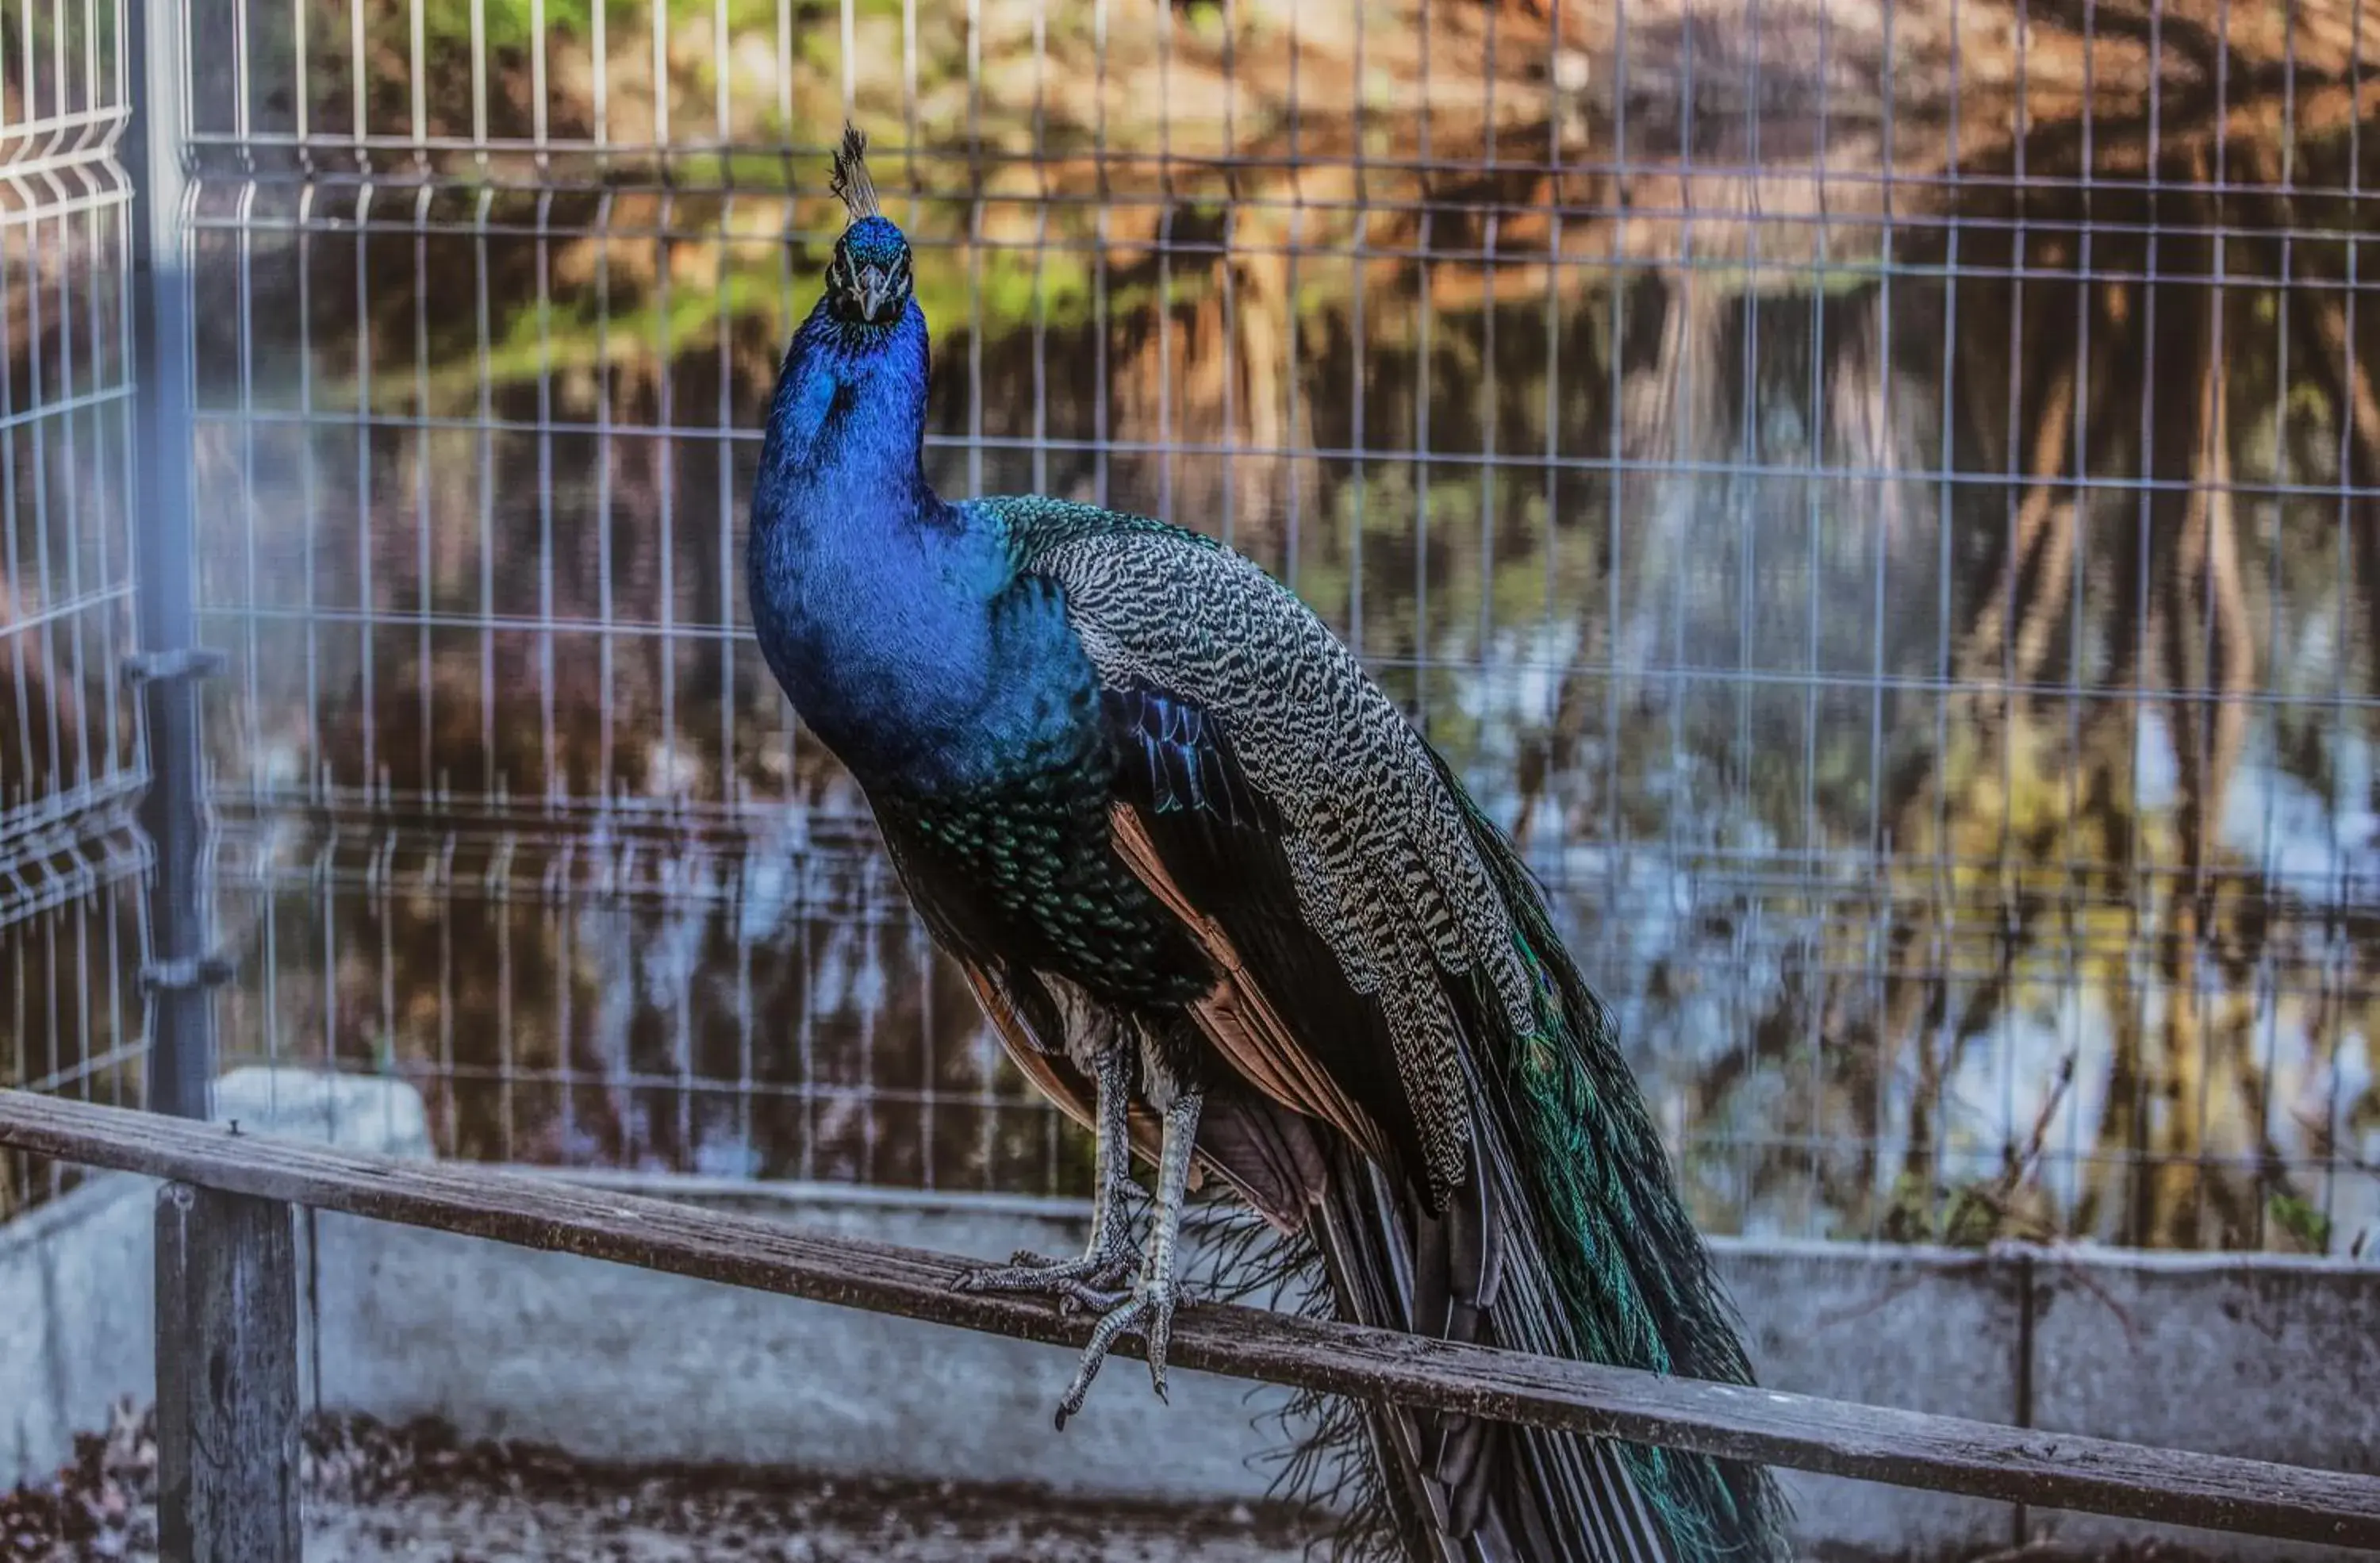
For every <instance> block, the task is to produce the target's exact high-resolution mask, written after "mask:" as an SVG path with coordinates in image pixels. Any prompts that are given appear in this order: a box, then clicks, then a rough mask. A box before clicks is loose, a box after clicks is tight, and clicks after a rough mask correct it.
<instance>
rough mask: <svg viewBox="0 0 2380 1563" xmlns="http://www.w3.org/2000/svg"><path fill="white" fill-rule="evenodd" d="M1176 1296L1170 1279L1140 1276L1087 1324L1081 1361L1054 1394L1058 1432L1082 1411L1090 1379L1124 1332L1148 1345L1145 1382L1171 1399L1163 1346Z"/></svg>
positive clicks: (1170, 1328)
mask: <svg viewBox="0 0 2380 1563" xmlns="http://www.w3.org/2000/svg"><path fill="white" fill-rule="evenodd" d="M1180 1300H1181V1291H1180V1289H1179V1288H1178V1287H1176V1286H1175V1285H1174V1284H1173V1283H1172V1281H1171V1280H1164V1279H1155V1280H1152V1279H1147V1278H1144V1279H1142V1280H1140V1281H1138V1282H1135V1284H1134V1286H1133V1288H1132V1290H1130V1291H1129V1292H1127V1293H1124V1294H1123V1296H1122V1298H1121V1300H1120V1301H1118V1302H1116V1303H1114V1305H1113V1306H1111V1307H1110V1308H1108V1309H1107V1310H1105V1311H1104V1312H1103V1313H1101V1314H1100V1315H1099V1323H1098V1324H1097V1325H1095V1326H1093V1327H1092V1328H1091V1339H1090V1344H1088V1345H1087V1346H1085V1347H1084V1348H1083V1361H1082V1365H1081V1366H1079V1367H1077V1368H1076V1369H1075V1380H1074V1382H1073V1383H1071V1384H1069V1385H1067V1386H1066V1392H1065V1393H1064V1394H1063V1395H1062V1396H1060V1397H1059V1398H1058V1431H1059V1432H1061V1433H1063V1432H1064V1431H1065V1430H1066V1422H1067V1419H1069V1418H1070V1417H1073V1416H1075V1414H1076V1413H1078V1412H1081V1411H1082V1409H1083V1401H1084V1400H1085V1399H1087V1398H1088V1397H1089V1395H1090V1392H1091V1380H1093V1379H1095V1378H1097V1377H1098V1376H1099V1367H1100V1365H1101V1364H1102V1363H1105V1362H1106V1361H1107V1357H1108V1352H1109V1351H1111V1350H1113V1349H1114V1347H1115V1343H1116V1342H1117V1341H1118V1340H1121V1339H1123V1337H1124V1336H1125V1335H1126V1334H1127V1333H1137V1334H1138V1335H1139V1336H1140V1338H1141V1340H1142V1341H1143V1342H1144V1343H1145V1344H1146V1345H1147V1348H1148V1382H1149V1385H1150V1387H1153V1388H1154V1389H1156V1391H1157V1398H1158V1399H1160V1400H1168V1403H1171V1402H1170V1400H1169V1398H1168V1397H1167V1395H1166V1393H1165V1349H1166V1346H1167V1344H1168V1343H1169V1342H1170V1341H1172V1339H1173V1309H1174V1305H1175V1303H1178V1302H1179V1301H1180Z"/></svg>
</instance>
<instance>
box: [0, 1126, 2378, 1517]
mask: <svg viewBox="0 0 2380 1563" xmlns="http://www.w3.org/2000/svg"><path fill="white" fill-rule="evenodd" d="M0 1147H14V1148H16V1149H18V1150H21V1151H29V1152H31V1153H33V1154H36V1155H40V1156H45V1157H54V1158H55V1159H59V1160H63V1161H70V1162H76V1163H79V1164H82V1165H84V1166H89V1167H99V1168H107V1169H115V1170H117V1171H124V1172H134V1173H140V1174H144V1175H147V1176H150V1177H154V1178H160V1179H164V1180H165V1181H166V1183H167V1187H166V1189H165V1190H164V1193H163V1194H162V1195H161V1199H160V1206H159V1223H158V1237H159V1245H160V1250H159V1265H158V1317H157V1331H158V1379H159V1388H160V1396H159V1401H158V1407H159V1421H160V1428H159V1442H160V1451H159V1453H160V1461H161V1466H162V1468H163V1469H162V1480H161V1484H160V1486H161V1502H162V1504H163V1505H164V1509H163V1512H161V1514H160V1527H161V1531H162V1533H163V1534H164V1537H165V1538H166V1540H167V1541H168V1543H169V1544H174V1545H172V1547H171V1549H170V1550H169V1551H168V1552H167V1554H166V1557H167V1559H168V1563H234V1560H235V1559H237V1560H238V1563H285V1560H294V1559H296V1558H297V1520H296V1505H295V1500H294V1492H295V1472H296V1458H295V1451H296V1429H297V1399H296V1394H295V1371H296V1369H295V1364H296V1360H297V1312H296V1302H295V1295H296V1293H295V1287H296V1277H295V1266H294V1262H293V1260H292V1259H291V1256H290V1254H291V1250H290V1245H289V1239H288V1232H289V1230H290V1225H291V1221H292V1219H293V1213H294V1207H296V1206H310V1207H311V1208H314V1209H317V1210H334V1211H341V1212H345V1213H346V1214H348V1215H353V1216H362V1217H369V1218H373V1219H376V1220H383V1221H395V1222H401V1223H404V1224H406V1225H407V1226H415V1227H428V1228H433V1229H436V1230H442V1231H450V1232H459V1233H463V1234H466V1235H468V1236H472V1237H480V1238H488V1239H492V1240H494V1241H497V1242H508V1243H514V1244H517V1245H519V1246H521V1247H525V1248H536V1249H546V1250H552V1251H554V1252H559V1253H566V1254H583V1255H586V1256H589V1257H591V1258H597V1259H605V1260H610V1261H613V1262H614V1263H617V1264H624V1265H634V1266H639V1267H641V1268H644V1269H649V1270H659V1271H663V1272H666V1273H669V1274H673V1275H682V1276H693V1277H698V1278H701V1279H705V1280H713V1281H723V1282H726V1283H728V1284H730V1285H734V1286H743V1287H750V1288H754V1289H756V1290H763V1291H773V1292H778V1293H782V1294H783V1295H785V1296H790V1297H803V1298H808V1299H811V1300H813V1301H816V1302H821V1303H835V1304H838V1305H840V1306H844V1307H853V1308H867V1309H872V1310H874V1311H877V1312H880V1313H887V1314H894V1315H902V1316H904V1317H907V1318H915V1319H924V1320H929V1321H931V1322H934V1323H937V1324H945V1325H956V1326H959V1327H964V1328H968V1329H978V1330H988V1331H990V1332H992V1333H995V1334H1000V1335H1007V1336H1014V1337H1016V1338H1018V1339H1027V1340H1038V1341H1044V1342H1049V1343H1052V1344H1062V1345H1070V1346H1079V1345H1081V1344H1082V1343H1083V1342H1084V1340H1085V1339H1087V1336H1088V1333H1089V1322H1088V1321H1087V1320H1085V1319H1082V1318H1079V1317H1061V1316H1060V1315H1057V1314H1056V1313H1055V1312H1054V1311H1052V1310H1051V1309H1050V1308H1049V1307H1048V1306H1047V1305H1046V1304H1044V1303H1038V1302H1034V1301H1027V1300H1024V1299H1019V1298H1014V1297H1002V1296H999V1295H995V1294H985V1293H976V1292H961V1291H956V1290H953V1289H952V1284H951V1283H952V1282H953V1279H954V1278H956V1277H957V1276H958V1275H959V1274H960V1273H961V1271H962V1270H963V1269H965V1267H966V1266H968V1265H969V1264H970V1263H973V1261H968V1260H964V1259H961V1258H957V1257H954V1256H952V1255H947V1254H930V1253H925V1252H921V1251H919V1250H916V1249H909V1248H900V1247H894V1246H892V1245H891V1244H886V1243H876V1242H861V1241H857V1240H854V1239H850V1238H839V1237H826V1236H821V1235H817V1234H813V1233H808V1232H804V1231H802V1230H798V1229H795V1228H790V1227H787V1226H784V1225H783V1224H781V1223H778V1222H774V1221H770V1220H766V1219H763V1218H755V1217H749V1216H738V1215H733V1214H727V1213H722V1212H717V1211H707V1210H698V1209H694V1208H691V1207H688V1206H680V1205H673V1204H671V1203H669V1202H667V1201H665V1200H658V1199H647V1198H639V1197H637V1196H633V1195H628V1194H620V1193H606V1192H603V1191H601V1190H595V1189H588V1188H583V1187H577V1186H574V1185H571V1184H568V1183H564V1182H560V1181H549V1180H545V1179H540V1178H535V1177H527V1176H523V1175H520V1174H518V1173H506V1172H500V1171H496V1170H492V1169H483V1168H480V1167H474V1166H469V1165H465V1164H459V1163H445V1164H437V1163H422V1162H410V1161H399V1160H396V1159H394V1158H392V1157H379V1156H367V1155H361V1154H358V1153H355V1152H350V1151H340V1150H333V1149H329V1148H326V1147H324V1146H321V1145H310V1144H305V1143H301V1142H297V1141H291V1140H282V1139H276V1138H270V1137H262V1136H258V1135H255V1134H252V1133H240V1132H238V1131H237V1129H236V1128H231V1127H225V1126H220V1125H205V1124H198V1123H193V1122H190V1121H186V1120H181V1119H171V1118H164V1117H159V1116H154V1115H152V1114H148V1113H141V1112H133V1111H128V1110H127V1109H121V1108H108V1107H99V1106H94V1105H91V1104H88V1103H82V1102H73V1101H63V1100H58V1099H55V1098H51V1097H36V1096H31V1095H28V1094H26V1093H23V1092H18V1091H0ZM194 1191H197V1192H194ZM225 1196H237V1197H225ZM1172 1362H1173V1363H1174V1364H1175V1365H1177V1366H1180V1367H1184V1368H1197V1369H1204V1370H1206V1371H1208V1372H1210V1373H1218V1374H1225V1375H1232V1376H1234V1377H1240V1378H1253V1379H1262V1380H1266V1381H1268V1382H1270V1383H1274V1384H1283V1385H1291V1386H1294V1387H1303V1388H1312V1389H1320V1390H1325V1391H1329V1392H1330V1393H1333V1394H1341V1395H1352V1396H1359V1397H1365V1398H1368V1399H1385V1400H1391V1401H1396V1402H1400V1403H1403V1404H1406V1405H1411V1406H1415V1407H1423V1408H1430V1409H1437V1410H1447V1411H1462V1412H1471V1413H1474V1414H1476V1415H1481V1416H1488V1417H1493V1418H1496V1419H1498V1420H1500V1421H1506V1422H1515V1423H1524V1424H1533V1425H1536V1426H1542V1427H1560V1428H1571V1429H1575V1430H1578V1431H1580V1432H1587V1433H1600V1434H1610V1435H1615V1436H1621V1437H1623V1438H1627V1439H1631V1440H1633V1441H1638V1442H1642V1443H1648V1444H1658V1445H1663V1446H1666V1447H1668V1448H1678V1449H1689V1450H1695V1451H1699V1452H1703V1453H1706V1454H1715V1455H1722V1456H1730V1457H1734V1458H1739V1459H1744V1460H1758V1461H1762V1462H1765V1463H1767V1464H1771V1465H1779V1466H1789V1467H1792V1468H1795V1469H1798V1470H1803V1471H1813V1472H1824V1473H1826V1474H1828V1475H1834V1476H1849V1477H1856V1478H1860V1479H1863V1480H1866V1481H1872V1482H1886V1483H1891V1484H1897V1485H1900V1486H1910V1487H1925V1488H1933V1489H1936V1490H1938V1491H1943V1492H1952V1493H1965V1494H1971V1495H1973V1496H1978V1497H1985V1498H1998V1499H2003V1500H2007V1501H2010V1502H2016V1503H2024V1504H2031V1505H2035V1506H2038V1507H2043V1508H2067V1509H2083V1510H2088V1511H2092V1512H2095V1513H2100V1514H2110V1515H2118V1516H2122V1517H2126V1518H2132V1519H2144V1520H2155V1521H2162V1522H2166V1523H2171V1524H2180V1525H2195V1526H2202V1527H2205V1528H2208V1529H2214V1530H2224V1531H2233V1532H2243V1533H2252V1534H2257V1535H2265V1536H2271V1537H2275V1538H2278V1539H2282V1540H2289V1541H2298V1542H2327V1543H2332V1544H2335V1545H2347V1546H2354V1547H2361V1548H2366V1549H2371V1550H2375V1551H2380V1478H2375V1477H2371V1476H2360V1475H2353V1474H2350V1473H2348V1472H2326V1471H2314V1470H2310V1469H2306V1468H2303V1467H2298V1466H2288V1465H2277V1464H2271V1463H2268V1462H2265V1461H2262V1460H2239V1459H2234V1458H2231V1457H2228V1456H2221V1455H2205V1454H2193V1453H2189V1452H2186V1451H2182V1450H2176V1449H2159V1448H2148V1447H2145V1446H2143V1445H2138V1444H2126V1443H2119V1442H2115V1441H2112V1440H2109V1439H2103V1438H2085V1437H2077V1436H2070V1435H2066V1434H2061V1433H2046V1432H2042V1431H2039V1430H2037V1429H2033V1428H2022V1427H2011V1426H2004V1425H2001V1424H1995V1423H1987V1422H1975V1421H1970V1420H1967V1419H1965V1418H1961V1417H1948V1416H1931V1415H1925V1414H1921V1413H1919V1412H1906V1411H1897V1410H1892V1409H1889V1408H1886V1407H1878V1406H1864V1405H1857V1404H1852V1403H1850V1402H1847V1401H1841V1400H1828V1399H1818V1398H1816V1397H1815V1396H1808V1395H1792V1394H1785V1393H1781V1392H1779V1391H1776V1390H1769V1389H1745V1388H1743V1387H1736V1386H1730V1385H1720V1384H1709V1383H1704V1382H1701V1381H1699V1380H1694V1379H1684V1378H1668V1377H1662V1376H1660V1375H1654V1374H1649V1373H1642V1372H1637V1371H1633V1370H1630V1369H1623V1368H1610V1367H1602V1366H1598V1365H1596V1364H1594V1363H1573V1362H1562V1361H1557V1360H1553V1359H1549V1358H1543V1357H1532V1356H1527V1355H1524V1354H1521V1353H1518V1352H1513V1351H1496V1350H1492V1349H1488V1348H1484V1347H1474V1346H1456V1345H1451V1344H1448V1343H1446V1342H1443V1341H1435V1340H1426V1339H1418V1338H1415V1337H1413V1336H1407V1335H1402V1334H1399V1333H1397V1332H1395V1331H1390V1330H1378V1329H1365V1328H1360V1327H1355V1326H1352V1325H1342V1324H1332V1323H1325V1322H1318V1321H1315V1320H1309V1319H1302V1318H1296V1317H1293V1316H1289V1315H1280V1314H1272V1313H1268V1312H1265V1311H1263V1310H1261V1309H1255V1308H1245V1307H1232V1306H1222V1305H1212V1304H1194V1305H1187V1306H1185V1307H1184V1309H1183V1311H1182V1313H1181V1315H1180V1316H1179V1317H1178V1318H1177V1319H1176V1321H1175V1324H1174V1327H1173V1339H1172Z"/></svg>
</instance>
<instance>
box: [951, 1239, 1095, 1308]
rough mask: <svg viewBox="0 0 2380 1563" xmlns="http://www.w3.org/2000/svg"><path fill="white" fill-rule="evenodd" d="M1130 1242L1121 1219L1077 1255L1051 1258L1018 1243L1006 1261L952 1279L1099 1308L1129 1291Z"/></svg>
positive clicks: (968, 1286)
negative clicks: (1088, 1249) (1084, 1251)
mask: <svg viewBox="0 0 2380 1563" xmlns="http://www.w3.org/2000/svg"><path fill="white" fill-rule="evenodd" d="M1132 1259H1133V1254H1132V1243H1131V1242H1130V1241H1129V1240H1127V1239H1126V1238H1125V1237H1124V1236H1123V1230H1122V1223H1120V1222H1119V1223H1115V1224H1113V1225H1111V1227H1110V1228H1109V1230H1108V1231H1106V1232H1102V1233H1100V1234H1099V1238H1097V1239H1096V1240H1094V1242H1093V1243H1092V1246H1091V1249H1090V1251H1089V1252H1088V1253H1087V1254H1084V1255H1083V1256H1082V1257H1081V1258H1079V1259H1052V1258H1050V1257H1049V1256H1047V1255H1046V1254H1036V1253H1034V1252H1033V1251H1032V1250H1030V1249H1025V1248H1020V1249H1018V1250H1017V1251H1016V1252H1015V1253H1014V1254H1010V1255H1009V1256H1008V1263H1007V1264H1005V1265H989V1266H985V1267H983V1268H982V1269H979V1270H969V1271H968V1272H967V1273H966V1274H965V1275H963V1276H961V1277H960V1278H958V1281H957V1283H956V1284H957V1286H958V1289H959V1290H961V1291H1023V1292H1032V1293H1037V1294H1040V1295H1044V1296H1051V1297H1055V1298H1057V1299H1058V1305H1059V1308H1060V1311H1061V1312H1069V1311H1072V1310H1073V1309H1075V1308H1087V1309H1089V1310H1090V1311H1091V1312H1093V1313H1103V1312H1105V1311H1106V1310H1107V1309H1109V1308H1111V1307H1112V1306H1114V1304H1115V1303H1116V1301H1117V1299H1119V1298H1122V1297H1129V1296H1130V1295H1131V1293H1130V1292H1129V1291H1128V1290H1123V1289H1124V1286H1125V1283H1126V1282H1127V1281H1129V1280H1130V1279H1131V1278H1132Z"/></svg>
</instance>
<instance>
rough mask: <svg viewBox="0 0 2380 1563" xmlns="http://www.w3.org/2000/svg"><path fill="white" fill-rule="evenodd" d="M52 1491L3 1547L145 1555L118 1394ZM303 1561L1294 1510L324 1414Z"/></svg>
mask: <svg viewBox="0 0 2380 1563" xmlns="http://www.w3.org/2000/svg"><path fill="white" fill-rule="evenodd" d="M80 1442H81V1448H80V1449H79V1458H78V1460H77V1461H76V1463H75V1464H74V1465H73V1466H71V1467H69V1468H67V1470H66V1471H64V1472H60V1475H59V1479H58V1480H57V1481H56V1482H55V1483H53V1484H49V1485H48V1486H45V1487H43V1488H40V1489H20V1490H19V1491H18V1492H15V1493H9V1494H5V1495H0V1558H6V1559H10V1560H11V1563H15V1560H24V1563H101V1560H106V1563H116V1560H123V1563H152V1560H153V1559H154V1558H155V1557H156V1556H157V1545H156V1517H155V1516H156V1511H155V1499H156V1477H155V1473H156V1446H155V1443H154V1441H153V1439H152V1436H151V1424H150V1419H149V1417H148V1416H147V1414H145V1413H142V1412H135V1411H133V1410H132V1409H131V1408H130V1407H123V1408H119V1410H118V1412H117V1413H116V1416H115V1424H114V1425H113V1426H112V1427H111V1428H110V1430H109V1431H108V1433H107V1434H106V1435H104V1436H91V1437H88V1438H85V1439H83V1440H81V1441H80ZM305 1445H306V1458H305V1465H304V1474H303V1483H304V1506H305V1508H304V1512H305V1521H306V1557H307V1559H308V1563H400V1560H401V1563H960V1560H962V1559H965V1560H968V1563H1059V1560H1064V1563H1289V1560H1291V1559H1294V1558H1301V1557H1304V1556H1305V1541H1306V1540H1307V1539H1308V1537H1309V1536H1310V1534H1311V1531H1310V1530H1309V1529H1307V1528H1306V1527H1305V1525H1304V1524H1302V1523H1301V1521H1300V1517H1299V1516H1298V1515H1297V1514H1296V1513H1295V1512H1293V1511H1290V1510H1286V1509H1280V1508H1250V1507H1247V1506H1245V1505H1240V1506H1233V1507H1230V1508H1180V1507H1166V1508H1155V1507H1144V1506H1134V1505H1119V1504H1101V1503H1083V1502H1075V1501H1069V1500H1066V1499H1064V1498H1061V1497H1057V1496H1053V1495H1051V1494H1049V1493H1046V1492H1039V1491H1036V1490H1032V1489H1020V1488H1003V1487H979V1486H961V1485H957V1484H940V1485H935V1484H915V1483H895V1482H875V1481H867V1482H852V1481H836V1480H830V1479H827V1478H823V1477H819V1476H811V1475H803V1474H783V1475H780V1474H775V1473H765V1472H736V1473H735V1474H734V1475H733V1476H722V1475H719V1474H717V1473H712V1472H700V1471H658V1472H623V1471H614V1470H606V1469H602V1468H595V1467H588V1466H582V1465H580V1464H577V1462H575V1461H572V1460H568V1459H566V1458H565V1457H562V1456H560V1455H557V1454H555V1453H553V1451H551V1450H544V1449H537V1448H522V1447H519V1446H512V1447H505V1448H499V1447H496V1446H493V1445H478V1446H466V1445H463V1444H461V1443H459V1442H458V1441H456V1440H455V1437H454V1436H452V1434H451V1433H450V1432H448V1431H447V1430H445V1429H443V1428H441V1427H439V1426H437V1425H436V1424H419V1425H415V1426H411V1427H405V1428H390V1427H385V1426H383V1425H381V1424H376V1423H372V1422H370V1421H366V1420H362V1419H355V1418H315V1419H313V1420H312V1421H310V1424H309V1425H308V1427H307V1430H306V1436H305Z"/></svg>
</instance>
